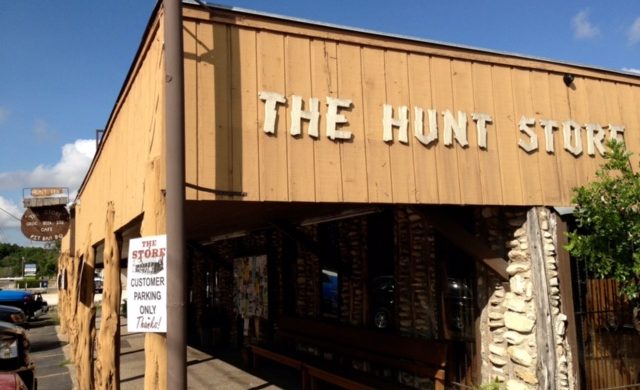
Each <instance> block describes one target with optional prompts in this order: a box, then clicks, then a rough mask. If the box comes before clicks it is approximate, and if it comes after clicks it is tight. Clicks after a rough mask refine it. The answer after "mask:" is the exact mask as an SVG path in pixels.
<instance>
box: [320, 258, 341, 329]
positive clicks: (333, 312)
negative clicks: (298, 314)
mask: <svg viewBox="0 0 640 390" xmlns="http://www.w3.org/2000/svg"><path fill="white" fill-rule="evenodd" d="M338 300H339V280H338V273H337V272H335V271H331V270H328V269H323V270H322V302H321V307H322V316H323V317H328V318H338V316H339V314H340V312H339V309H340V308H339V304H338V303H339V301H338Z"/></svg>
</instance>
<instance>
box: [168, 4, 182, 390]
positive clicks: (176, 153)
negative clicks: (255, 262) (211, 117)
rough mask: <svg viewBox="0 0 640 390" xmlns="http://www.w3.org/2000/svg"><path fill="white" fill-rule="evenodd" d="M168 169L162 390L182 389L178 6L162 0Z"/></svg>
mask: <svg viewBox="0 0 640 390" xmlns="http://www.w3.org/2000/svg"><path fill="white" fill-rule="evenodd" d="M164 11H165V14H164V21H165V23H164V41H165V51H164V56H165V69H166V76H165V80H166V85H165V93H166V100H165V104H166V105H165V120H166V123H165V125H166V138H165V140H166V161H167V164H166V167H167V193H166V208H167V209H166V211H167V314H168V317H169V318H168V321H167V388H168V389H171V390H186V389H187V342H186V340H187V332H186V322H187V320H186V318H187V310H186V296H187V294H186V283H185V281H186V276H187V272H186V271H187V266H186V265H187V261H186V256H185V252H186V250H185V239H184V202H185V195H184V189H185V172H184V171H185V163H184V64H183V47H182V1H181V0H164Z"/></svg>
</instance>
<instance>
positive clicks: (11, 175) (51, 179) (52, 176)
mask: <svg viewBox="0 0 640 390" xmlns="http://www.w3.org/2000/svg"><path fill="white" fill-rule="evenodd" d="M95 150H96V141H95V140H77V141H75V142H74V143H72V144H66V145H64V146H63V147H62V157H61V158H60V161H58V163H56V164H55V165H53V166H47V165H38V166H37V167H35V168H34V169H33V171H31V172H27V171H21V172H4V173H0V190H9V189H20V188H29V187H69V191H70V192H73V191H76V190H77V189H78V187H79V186H80V184H81V183H82V179H84V175H85V174H86V172H87V169H88V168H89V165H90V164H91V160H92V158H93V155H94V153H95Z"/></svg>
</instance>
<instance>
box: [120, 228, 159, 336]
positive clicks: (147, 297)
mask: <svg viewBox="0 0 640 390" xmlns="http://www.w3.org/2000/svg"><path fill="white" fill-rule="evenodd" d="M128 263H129V266H128V272H127V329H128V331H129V332H151V333H153V332H156V333H164V332H166V331H167V236H166V235H161V236H149V237H142V238H135V239H132V240H130V241H129V261H128Z"/></svg>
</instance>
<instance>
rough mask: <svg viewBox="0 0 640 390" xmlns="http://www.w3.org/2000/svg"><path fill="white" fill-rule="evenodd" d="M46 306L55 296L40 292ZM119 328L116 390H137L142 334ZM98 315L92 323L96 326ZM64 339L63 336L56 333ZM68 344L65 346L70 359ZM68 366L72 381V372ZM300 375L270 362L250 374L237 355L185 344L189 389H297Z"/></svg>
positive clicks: (52, 303)
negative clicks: (200, 348) (216, 353)
mask: <svg viewBox="0 0 640 390" xmlns="http://www.w3.org/2000/svg"><path fill="white" fill-rule="evenodd" d="M43 299H44V300H46V301H47V303H48V305H49V306H50V307H53V306H57V304H58V295H57V294H53V293H49V294H43ZM101 301H102V294H96V302H101ZM120 319H121V325H120V326H121V328H120V333H121V335H120V389H121V390H140V389H143V388H144V365H145V363H144V338H145V335H144V333H129V332H127V319H126V318H125V317H121V318H120ZM99 323H100V322H99V318H98V319H96V324H98V325H97V326H99ZM58 337H59V338H60V339H64V335H60V334H59V335H58ZM69 353H70V351H69V348H68V346H67V347H66V348H65V354H66V355H67V359H69V358H70V355H69ZM69 368H70V373H71V376H72V380H73V383H74V384H75V383H77V381H76V378H75V377H74V375H75V371H74V370H73V367H69ZM299 375H300V374H299V373H297V372H296V371H292V370H289V369H288V368H285V367H280V366H277V365H270V364H269V363H268V362H267V363H266V364H265V365H264V366H263V367H261V369H260V371H259V373H252V372H250V371H249V370H248V369H247V368H246V367H244V366H243V365H242V364H241V361H240V359H239V357H238V356H233V355H230V354H225V353H220V355H213V354H209V353H206V352H203V351H199V350H197V349H195V348H191V347H187V386H188V388H189V389H216V390H258V389H260V390H262V389H270V390H273V389H299V388H300V376H299Z"/></svg>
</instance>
